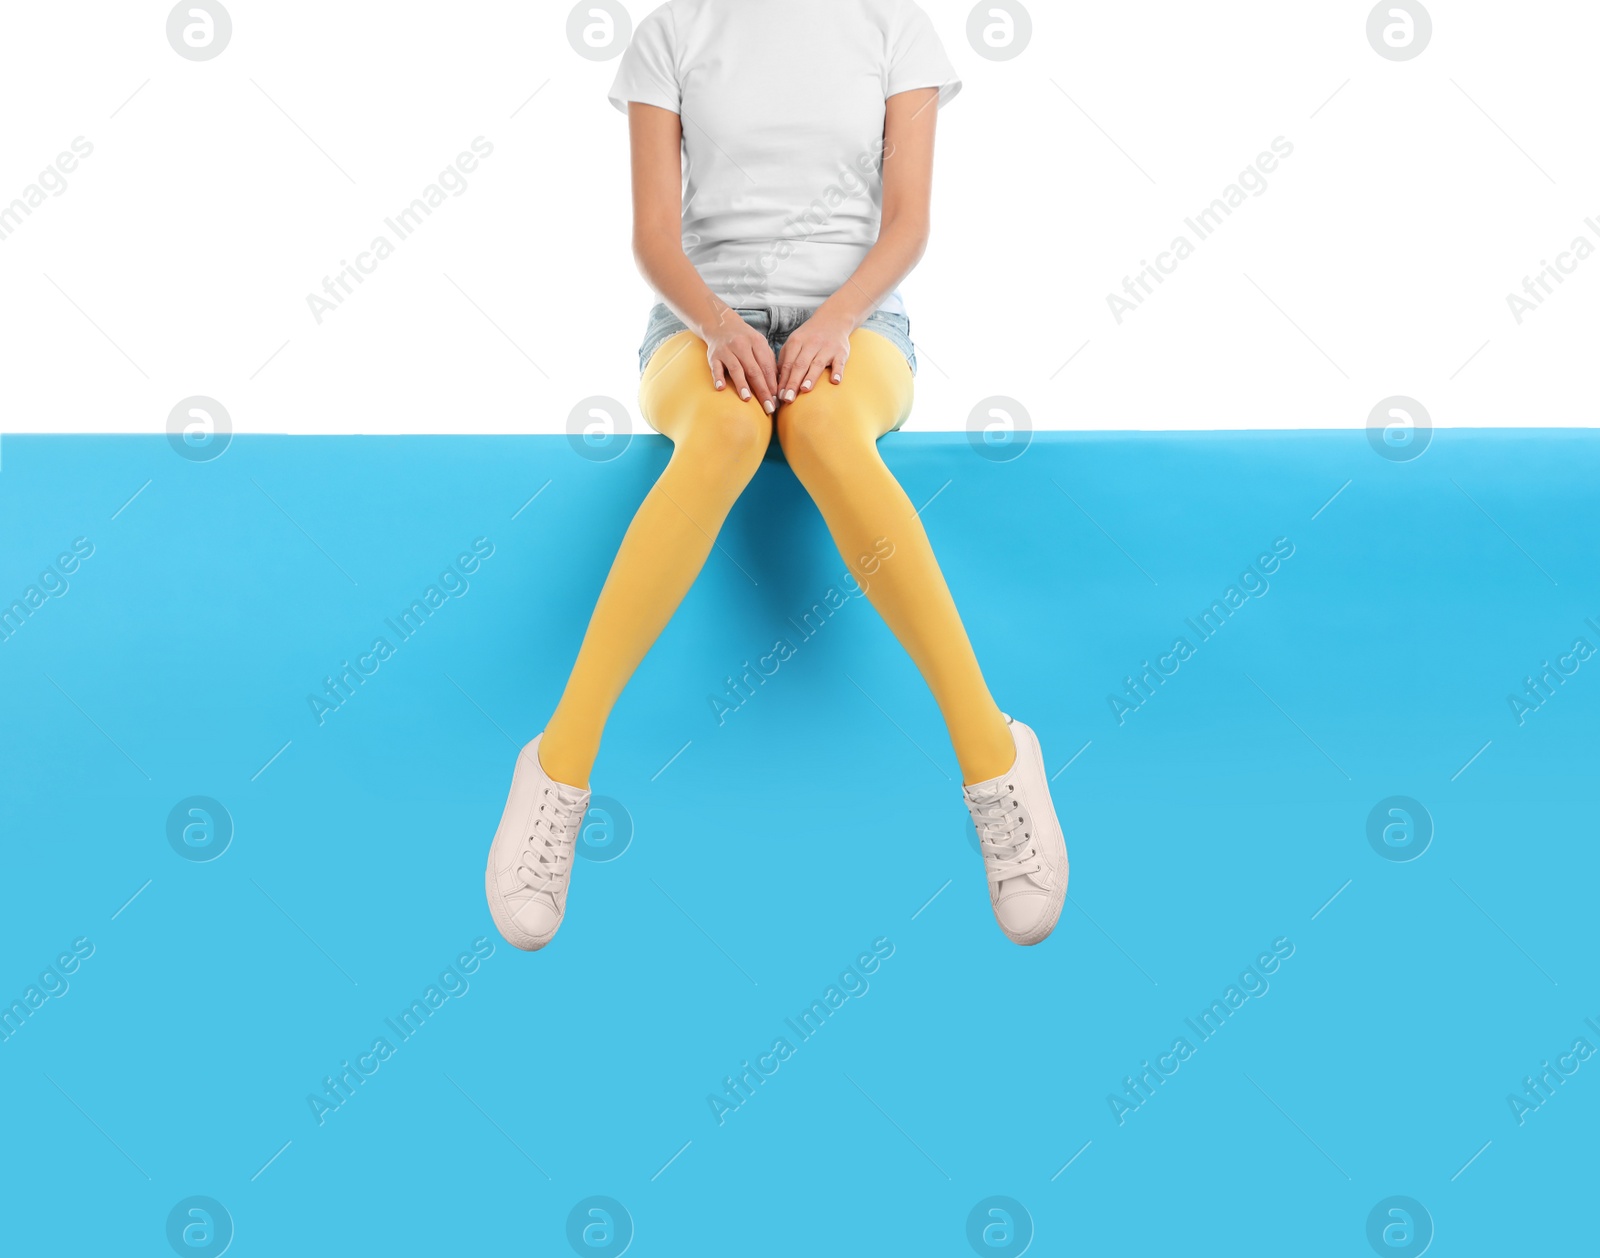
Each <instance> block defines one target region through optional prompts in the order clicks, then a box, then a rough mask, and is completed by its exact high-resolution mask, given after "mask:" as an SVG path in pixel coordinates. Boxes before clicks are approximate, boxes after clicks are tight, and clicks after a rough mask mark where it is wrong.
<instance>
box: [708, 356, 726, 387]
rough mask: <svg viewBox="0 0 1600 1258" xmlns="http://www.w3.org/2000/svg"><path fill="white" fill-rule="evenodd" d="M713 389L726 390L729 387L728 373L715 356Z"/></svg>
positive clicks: (712, 363) (712, 375) (713, 357)
mask: <svg viewBox="0 0 1600 1258" xmlns="http://www.w3.org/2000/svg"><path fill="white" fill-rule="evenodd" d="M711 387H712V388H713V389H725V388H727V387H728V373H727V371H726V370H724V368H723V366H722V363H721V362H720V361H719V360H718V359H717V358H716V356H715V355H713V356H712V358H711Z"/></svg>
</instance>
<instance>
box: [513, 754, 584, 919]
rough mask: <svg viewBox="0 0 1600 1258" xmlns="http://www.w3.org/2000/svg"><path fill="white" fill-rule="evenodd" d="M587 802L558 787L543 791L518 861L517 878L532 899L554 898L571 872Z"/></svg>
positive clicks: (556, 785)
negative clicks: (529, 892)
mask: <svg viewBox="0 0 1600 1258" xmlns="http://www.w3.org/2000/svg"><path fill="white" fill-rule="evenodd" d="M586 808H587V802H586V801H585V800H584V799H583V797H582V796H581V795H579V794H577V793H576V792H572V793H569V792H568V790H567V789H566V788H563V787H562V786H561V785H560V783H555V784H553V785H552V786H547V787H545V788H544V792H543V795H542V797H541V800H540V803H539V807H538V808H537V809H536V810H535V811H534V814H533V821H532V822H531V823H530V824H529V826H528V834H527V837H526V838H525V839H524V840H523V844H522V851H521V852H520V853H519V855H518V859H517V878H518V880H519V881H520V882H521V883H522V885H523V886H525V887H527V888H528V889H529V890H530V891H532V892H533V893H534V894H535V895H541V894H542V895H546V896H548V897H549V898H550V900H551V902H552V903H554V902H555V895H556V893H557V892H559V891H560V890H561V888H562V886H563V885H564V884H565V882H566V880H567V877H568V876H569V875H570V874H571V872H572V855H573V846H574V844H575V843H576V842H577V838H578V827H579V826H580V825H581V824H582V823H583V814H584V812H585V810H586Z"/></svg>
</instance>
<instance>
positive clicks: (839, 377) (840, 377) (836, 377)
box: [833, 376, 844, 384]
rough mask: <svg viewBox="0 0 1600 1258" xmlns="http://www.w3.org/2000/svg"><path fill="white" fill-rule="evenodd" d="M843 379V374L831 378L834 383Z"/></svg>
mask: <svg viewBox="0 0 1600 1258" xmlns="http://www.w3.org/2000/svg"><path fill="white" fill-rule="evenodd" d="M843 379H844V377H843V376H835V377H834V378H833V382H834V383H835V384H838V383H839V381H841V380H843Z"/></svg>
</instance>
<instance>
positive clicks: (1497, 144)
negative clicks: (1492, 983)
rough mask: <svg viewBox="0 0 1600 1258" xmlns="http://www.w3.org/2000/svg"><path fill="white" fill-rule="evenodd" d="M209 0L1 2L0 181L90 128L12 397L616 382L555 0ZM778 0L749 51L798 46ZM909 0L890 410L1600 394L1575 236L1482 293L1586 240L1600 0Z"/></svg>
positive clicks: (617, 304)
mask: <svg viewBox="0 0 1600 1258" xmlns="http://www.w3.org/2000/svg"><path fill="white" fill-rule="evenodd" d="M227 5H228V11H229V13H230V15H231V18H232V22H233V31H232V35H231V39H230V42H229V44H228V46H227V47H226V49H225V50H224V51H223V52H222V53H221V54H220V55H219V56H217V57H216V58H215V59H213V60H210V61H205V62H193V61H189V60H185V59H184V58H182V57H180V56H179V55H178V54H177V53H176V52H175V51H173V49H172V48H171V46H170V45H169V44H168V42H167V37H166V22H167V16H168V12H169V8H170V6H168V5H166V4H147V3H138V2H128V0H119V2H117V3H110V2H108V0H105V2H101V3H84V4H65V3H63V4H21V3H14V4H9V5H6V6H5V7H4V9H3V10H0V13H3V17H0V22H3V30H0V115H3V117H4V120H5V121H4V125H3V127H0V205H3V204H5V203H8V202H9V201H10V200H11V199H12V198H13V197H16V196H19V195H21V194H22V193H23V191H24V189H25V188H26V187H27V185H28V184H30V183H32V182H34V181H35V179H36V177H37V175H38V174H39V172H40V171H42V170H43V169H44V168H45V167H46V166H48V165H49V164H50V163H51V162H52V161H53V160H54V158H55V156H56V154H57V153H58V152H61V151H63V150H66V149H68V148H69V146H70V144H71V142H72V140H73V139H74V137H77V136H83V137H84V138H85V139H86V140H88V141H89V142H90V143H92V144H93V146H94V151H93V154H92V156H90V157H89V158H87V159H86V160H84V161H83V162H82V163H81V164H80V165H79V167H78V169H77V170H76V171H75V172H74V173H73V174H71V175H70V176H68V177H67V185H68V186H67V188H66V190H65V191H64V192H62V193H61V194H60V195H57V196H51V197H49V198H48V199H47V200H46V201H45V203H44V204H43V205H41V206H39V207H38V208H37V209H35V210H34V212H33V213H32V214H31V215H30V216H28V217H27V218H25V219H24V221H23V222H22V223H21V226H20V227H19V228H17V229H16V230H15V231H14V232H13V233H11V234H10V235H9V236H7V237H6V238H5V239H3V240H0V293H3V298H4V299H3V301H0V363H3V374H0V429H4V430H5V431H11V432H17V431H88V432H109V431H115V432H159V431H163V430H164V428H165V425H166V420H167V415H168V412H169V411H170V410H171V409H172V407H173V405H174V404H175V403H176V402H177V401H178V400H179V399H181V398H184V397H187V396H189V395H194V394H204V395H209V396H211V397H214V398H216V399H218V400H219V401H221V402H222V403H223V404H224V405H225V406H226V407H227V409H228V411H229V413H230V414H231V417H232V422H233V425H234V427H235V428H236V429H237V430H240V431H256V432H300V433H324V432H373V433H376V432H447V433H449V432H470V433H488V432H496V433H519V432H559V431H564V430H565V427H566V422H567V416H568V414H569V412H570V411H571V410H572V408H573V407H574V405H575V404H576V403H578V402H579V401H580V400H581V399H584V398H587V397H590V396H592V395H606V396H609V397H612V398H616V399H618V400H620V401H621V402H622V403H623V404H624V405H625V406H626V407H627V408H629V409H630V410H633V409H634V408H635V399H636V390H637V382H638V370H637V363H636V352H637V348H638V343H639V340H640V336H641V334H642V332H643V328H644V320H645V313H646V310H647V308H648V307H649V305H650V303H651V300H652V298H651V295H650V293H649V291H648V289H647V288H646V286H645V285H644V283H643V282H642V281H641V280H640V278H639V277H638V274H637V272H636V271H635V269H634V265H633V260H632V257H631V253H630V248H629V204H628V175H627V123H626V119H625V118H624V117H623V116H622V115H621V114H619V113H617V112H616V111H615V110H614V109H613V108H612V107H611V105H610V104H608V103H607V101H606V100H605V90H606V88H607V87H608V86H609V84H610V81H611V78H612V76H613V75H614V73H615V70H616V62H615V60H614V59H613V60H607V61H598V62H597V61H591V60H586V59H585V58H583V57H582V56H580V55H578V53H577V52H576V51H574V49H573V48H572V46H571V45H570V44H569V42H568V39H567V33H566V31H567V17H568V14H569V12H570V8H569V6H567V5H566V4H559V3H542V2H539V0H535V2H534V3H525V2H519V3H511V2H509V0H504V2H498V3H489V2H484V3H453V4H450V5H440V4H429V5H424V4H420V3H399V4H377V3H362V4H330V3H310V2H309V0H272V2H271V3H266V2H265V0H250V2H247V0H227ZM793 7H794V10H795V13H796V23H795V26H796V34H795V38H794V40H793V41H792V42H791V43H789V44H788V45H787V46H783V47H775V48H773V50H772V55H773V57H775V58H776V57H790V58H795V57H798V58H806V57H813V58H823V57H826V56H828V32H827V31H826V30H822V29H812V28H811V26H810V25H808V23H807V22H806V20H805V9H806V5H805V4H804V3H802V2H798V0H797V3H795V5H794V6H793ZM923 7H924V8H926V9H927V10H928V12H929V13H930V14H931V16H932V17H933V19H934V22H935V25H936V27H937V29H938V31H939V33H940V35H941V37H942V38H943V40H944V42H945V46H946V49H947V51H948V53H949V55H950V57H951V59H952V60H953V61H954V62H955V64H956V66H957V68H958V70H959V71H960V73H961V75H962V76H963V78H964V80H965V89H964V91H963V92H962V93H961V94H960V96H959V97H958V98H957V99H956V100H955V101H954V102H953V103H952V104H951V105H950V106H949V107H948V108H947V109H945V110H944V111H942V112H941V115H940V121H939V139H938V158H937V186H936V191H935V201H934V238H933V243H932V245H931V247H930V250H929V253H928V256H927V257H926V259H925V260H924V261H923V263H922V265H921V267H920V268H919V269H918V271H917V272H916V273H915V274H914V275H913V276H912V277H911V279H910V280H909V281H908V282H907V283H906V284H905V285H904V286H903V291H904V294H905V297H906V300H907V303H908V306H909V308H910V311H911V318H912V324H913V329H912V330H913V336H914V338H915V340H916V342H917V345H918V351H919V358H920V364H921V371H920V374H919V376H918V398H917V404H916V410H915V413H914V415H913V418H912V420H911V422H910V424H909V425H908V428H911V429H924V430H930V429H960V428H962V427H964V426H965V425H966V423H967V417H968V414H969V412H970V411H971V410H972V408H973V406H974V404H975V403H977V402H978V401H979V400H980V399H982V398H985V397H988V396H990V395H995V394H1001V395H1007V396H1009V397H1013V398H1015V399H1017V400H1018V401H1020V402H1021V403H1022V404H1023V405H1024V406H1025V407H1026V408H1027V410H1028V412H1029V413H1030V414H1031V416H1032V421H1033V423H1034V425H1035V426H1036V427H1039V428H1067V429H1122V428H1147V429H1149V428H1155V429H1160V428H1299V427H1310V428H1333V427H1358V426H1360V425H1363V424H1364V423H1365V422H1366V420H1367V415H1368V412H1369V411H1370V410H1371V408H1372V407H1373V405H1374V404H1375V403H1376V402H1377V401H1378V400H1379V399H1381V398H1384V397H1386V396H1389V395H1392V394H1407V395H1411V396H1414V397H1416V398H1417V399H1419V400H1420V401H1422V402H1423V404H1424V405H1425V406H1426V407H1427V409H1428V410H1429V412H1430V413H1431V415H1432V419H1433V422H1434V423H1435V424H1436V425H1438V426H1457V425H1490V426H1499V425H1522V426H1555V425H1585V426H1587V425H1593V424H1595V422H1596V405H1595V401H1594V391H1593V389H1592V388H1591V387H1590V386H1591V382H1592V380H1593V350H1594V333H1595V330H1596V327H1597V323H1600V319H1597V316H1600V256H1597V257H1595V258H1591V259H1589V260H1588V261H1587V262H1585V263H1582V264H1579V265H1578V266H1577V268H1576V270H1575V272H1574V273H1573V274H1572V275H1571V276H1570V277H1569V278H1567V280H1566V282H1565V283H1564V284H1563V285H1562V286H1561V287H1560V288H1558V289H1557V290H1556V291H1555V293H1554V294H1553V295H1552V296H1551V297H1550V298H1548V299H1547V300H1546V301H1545V303H1544V304H1543V306H1542V307H1541V308H1540V309H1538V310H1536V311H1535V312H1534V313H1532V314H1530V315H1528V316H1527V317H1526V318H1525V319H1524V321H1523V322H1522V324H1521V325H1520V326H1519V325H1518V323H1517V322H1516V321H1515V319H1514V318H1513V316H1512V314H1511V312H1510V310H1509V308H1508V306H1507V301H1506V297H1507V294H1508V293H1511V292H1513V291H1520V288H1521V284H1522V281H1523V277H1524V276H1526V275H1530V274H1533V273H1534V272H1536V271H1537V270H1538V269H1539V267H1540V265H1541V261H1542V260H1546V259H1549V260H1554V259H1555V257H1556V254H1557V253H1558V252H1559V251H1561V250H1563V249H1566V248H1568V247H1569V245H1570V244H1571V242H1572V241H1573V239H1574V238H1575V237H1576V236H1578V235H1580V234H1581V235H1585V236H1587V237H1589V238H1590V240H1591V241H1593V242H1594V243H1595V244H1596V245H1600V229H1597V228H1596V227H1591V226H1587V225H1586V224H1585V222H1584V220H1585V217H1586V216H1592V217H1594V218H1595V219H1596V221H1597V223H1600V145H1597V144H1596V142H1595V134H1594V129H1595V124H1596V119H1597V116H1600V110H1597V102H1596V98H1595V93H1596V82H1597V78H1596V74H1595V53H1596V49H1597V47H1600V5H1595V4H1593V3H1578V2H1576V0H1569V2H1567V3H1549V2H1547V3H1538V2H1534V3H1524V4H1519V5H1515V6H1513V5H1506V4H1488V3H1445V2H1444V0H1429V7H1430V13H1431V16H1432V21H1433V33H1432V38H1431V42H1430V43H1429V45H1428V47H1427V48H1426V50H1425V51H1424V52H1423V53H1422V54H1421V55H1420V56H1417V57H1416V58H1414V59H1412V60H1409V61H1402V62H1394V61H1390V60H1386V59H1385V58H1383V57H1381V56H1380V55H1378V53H1377V52H1375V51H1374V50H1373V48H1372V47H1371V46H1370V45H1369V43H1368V40H1367V34H1366V26H1367V16H1368V12H1369V10H1370V8H1371V6H1370V5H1369V4H1366V3H1343V2H1340V0H1305V2H1297V3H1285V2H1284V0H1271V2H1256V3H1248V2H1247V3H1232V4H1226V5H1196V4H1193V3H1154V4H1137V5H1136V4H1133V3H1120V4H1109V3H1101V4H1089V3H1081V4H1080V3H1073V4H1063V3H1049V4H1046V3H1042V2H1040V3H1034V4H1033V5H1032V6H1031V9H1030V12H1031V16H1032V20H1033V33H1032V38H1031V42H1030V43H1029V44H1028V46H1027V47H1026V49H1025V50H1024V51H1023V52H1022V53H1021V54H1020V55H1019V56H1016V57H1015V58H1013V59H1011V60H1008V61H1002V62H996V61H991V60H988V59H985V58H984V57H982V56H980V55H979V54H978V53H977V51H975V50H974V48H973V47H972V46H971V44H970V43H969V42H968V38H967V34H966V31H967V18H968V14H969V13H970V11H971V6H970V5H968V4H965V3H952V2H946V0H923ZM985 7H987V6H985ZM648 9H649V6H648V5H644V4H636V5H634V6H633V7H632V9H631V13H632V17H633V20H634V21H637V20H638V19H639V18H641V17H643V16H644V14H645V13H646V12H648ZM618 51H620V49H619V50H618ZM530 98H531V99H530ZM480 135H481V136H483V137H485V138H486V139H487V140H488V141H490V142H491V143H492V144H493V145H494V153H493V155H492V156H491V157H489V158H488V159H487V160H485V161H484V162H483V163H482V164H481V166H480V167H479V169H478V170H477V172H476V173H475V174H474V175H472V176H471V178H470V182H469V186H468V188H467V190H466V191H465V193H463V194H462V195H461V196H459V197H456V198H452V199H451V200H449V201H448V202H447V203H446V204H445V205H444V206H443V207H441V208H440V209H439V210H438V211H436V212H435V214H434V215H433V216H432V217H431V218H430V219H429V220H427V221H426V222H425V223H424V224H423V226H422V227H421V229H420V230H419V231H418V232H417V233H416V234H415V236H413V237H412V238H410V239H407V240H405V241H403V242H401V243H400V244H399V245H398V247H397V249H396V252H395V254H394V256H393V257H391V258H389V259H388V260H387V261H385V262H384V263H382V264H381V265H380V266H379V267H378V268H377V270H376V272H375V273H374V274H373V275H372V276H371V277H370V278H368V279H367V280H366V282H365V283H364V284H363V285H362V286H361V287H360V288H359V289H358V290H357V291H356V292H355V293H354V294H353V295H352V296H351V297H350V298H349V299H348V300H347V301H346V302H345V303H344V305H343V306H342V307H340V308H339V309H337V310H336V311H335V312H333V313H332V314H330V315H328V316H327V317H326V318H325V319H324V321H323V322H322V323H321V325H320V326H319V325H318V324H317V323H316V321H315V320H314V319H313V317H312V315H311V313H310V311H309V309H308V306H307V301H306V296H307V294H308V293H311V292H314V291H320V288H321V284H322V280H323V277H324V276H325V275H331V274H333V273H334V272H335V271H336V270H337V269H338V267H339V265H340V262H341V260H343V259H350V258H353V257H354V256H355V254H356V252H357V251H359V250H361V249H363V248H365V247H366V246H367V245H368V243H369V242H370V241H371V239H372V238H373V237H374V236H375V235H376V234H378V233H379V232H383V231H385V230H386V229H385V228H384V226H383V220H384V218H385V216H387V215H391V214H394V213H396V212H397V211H399V210H400V209H401V208H402V207H404V206H405V205H406V204H407V203H409V202H410V201H411V200H412V198H414V197H416V196H417V195H418V194H419V193H420V192H421V191H422V189H423V188H424V187H425V186H426V185H427V184H428V183H430V182H431V181H432V180H433V178H434V176H435V175H436V173H437V172H439V171H440V170H442V169H443V168H444V167H445V166H446V165H447V164H448V163H449V162H450V161H451V160H452V159H453V158H454V156H455V155H456V154H457V153H458V152H460V151H462V150H465V149H466V148H467V147H468V145H469V144H470V142H471V141H472V139H473V138H474V137H475V136H480ZM1280 135H1281V136H1283V137H1285V138H1286V139H1287V140H1288V141H1289V142H1291V143H1292V144H1293V145H1294V153H1293V155H1292V156H1291V157H1289V158H1288V159H1287V160H1286V161H1284V162H1283V163H1282V164H1281V165H1280V167H1279V169H1278V170H1277V172H1276V173H1275V174H1273V175H1272V176H1271V177H1270V180H1269V186H1268V189H1267V191H1266V192H1265V193H1264V194H1262V195H1261V196H1259V197H1253V198H1251V199H1249V200H1248V201H1247V202H1246V203H1245V204H1244V205H1243V206H1242V207H1241V208H1240V209H1239V210H1238V211H1236V213H1235V214H1234V215H1233V216H1232V217H1231V218H1230V219H1229V220H1227V221H1226V222H1225V223H1224V224H1223V226H1222V228H1221V229H1220V230H1219V231H1218V232H1217V233H1216V234H1215V236H1213V237H1212V238H1210V239H1208V240H1205V241H1204V242H1202V243H1200V244H1199V245H1198V247H1197V250H1196V253H1195V256H1193V257H1192V258H1190V259H1188V260H1187V261H1186V262H1184V263H1183V264H1182V265H1181V266H1180V267H1179V268H1178V269H1177V271H1176V273H1175V274H1174V275H1173V276H1171V277H1170V278H1169V279H1167V281H1166V283H1165V284H1163V285H1162V286H1161V288H1160V289H1159V290H1157V292H1156V293H1155V294H1154V296H1152V297H1151V298H1150V299H1149V300H1148V301H1147V302H1146V303H1145V304H1144V306H1143V307H1142V308H1141V309H1139V310H1138V311H1137V312H1135V313H1134V314H1132V315H1131V316H1129V317H1128V318H1126V319H1125V320H1124V322H1123V323H1122V324H1121V325H1120V326H1119V325H1118V324H1117V322H1116V321H1115V320H1114V318H1113V317H1112V315H1111V313H1110V310H1109V308H1108V305H1107V301H1106V297H1107V294H1108V293H1111V292H1113V291H1117V290H1119V289H1120V287H1121V284H1122V280H1123V277H1124V276H1125V275H1130V274H1132V273H1133V272H1134V271H1135V270H1136V269H1137V268H1138V266H1139V263H1140V261H1141V260H1142V259H1153V258H1154V256H1155V252H1156V251H1158V250H1160V249H1162V248H1165V247H1166V246H1167V245H1168V243H1169V242H1170V240H1171V239H1172V237H1173V236H1174V235H1175V234H1177V233H1178V232H1180V231H1184V230H1185V229H1184V227H1183V219H1184V217H1185V216H1186V215H1192V214H1195V213H1197V212H1198V211H1200V210H1201V209H1203V208H1204V207H1205V206H1206V205H1207V204H1208V203H1209V202H1210V201H1211V200H1212V198H1213V197H1216V196H1217V195H1219V194H1220V193H1221V191H1222V190H1223V188H1224V187H1225V186H1226V185H1227V184H1228V183H1229V182H1231V181H1232V180H1233V179H1234V177H1235V175H1236V174H1237V173H1238V172H1239V171H1241V170H1242V169H1243V168H1244V167H1245V166H1246V165H1248V164H1249V163H1250V162H1251V161H1252V159H1253V158H1254V157H1255V155H1256V154H1257V153H1259V152H1261V151H1263V150H1265V149H1267V148H1268V146H1269V144H1270V142H1271V141H1272V139H1273V138H1274V137H1275V136H1280ZM1069 360H1070V362H1069Z"/></svg>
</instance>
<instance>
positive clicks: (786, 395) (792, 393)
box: [783, 389, 794, 402]
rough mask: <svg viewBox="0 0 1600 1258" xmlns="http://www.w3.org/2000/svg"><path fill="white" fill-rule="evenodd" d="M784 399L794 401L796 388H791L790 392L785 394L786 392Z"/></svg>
mask: <svg viewBox="0 0 1600 1258" xmlns="http://www.w3.org/2000/svg"><path fill="white" fill-rule="evenodd" d="M783 400H784V401H785V402H792V401H794V390H793V389H790V390H789V391H788V392H787V393H785V394H784V395H783Z"/></svg>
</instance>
